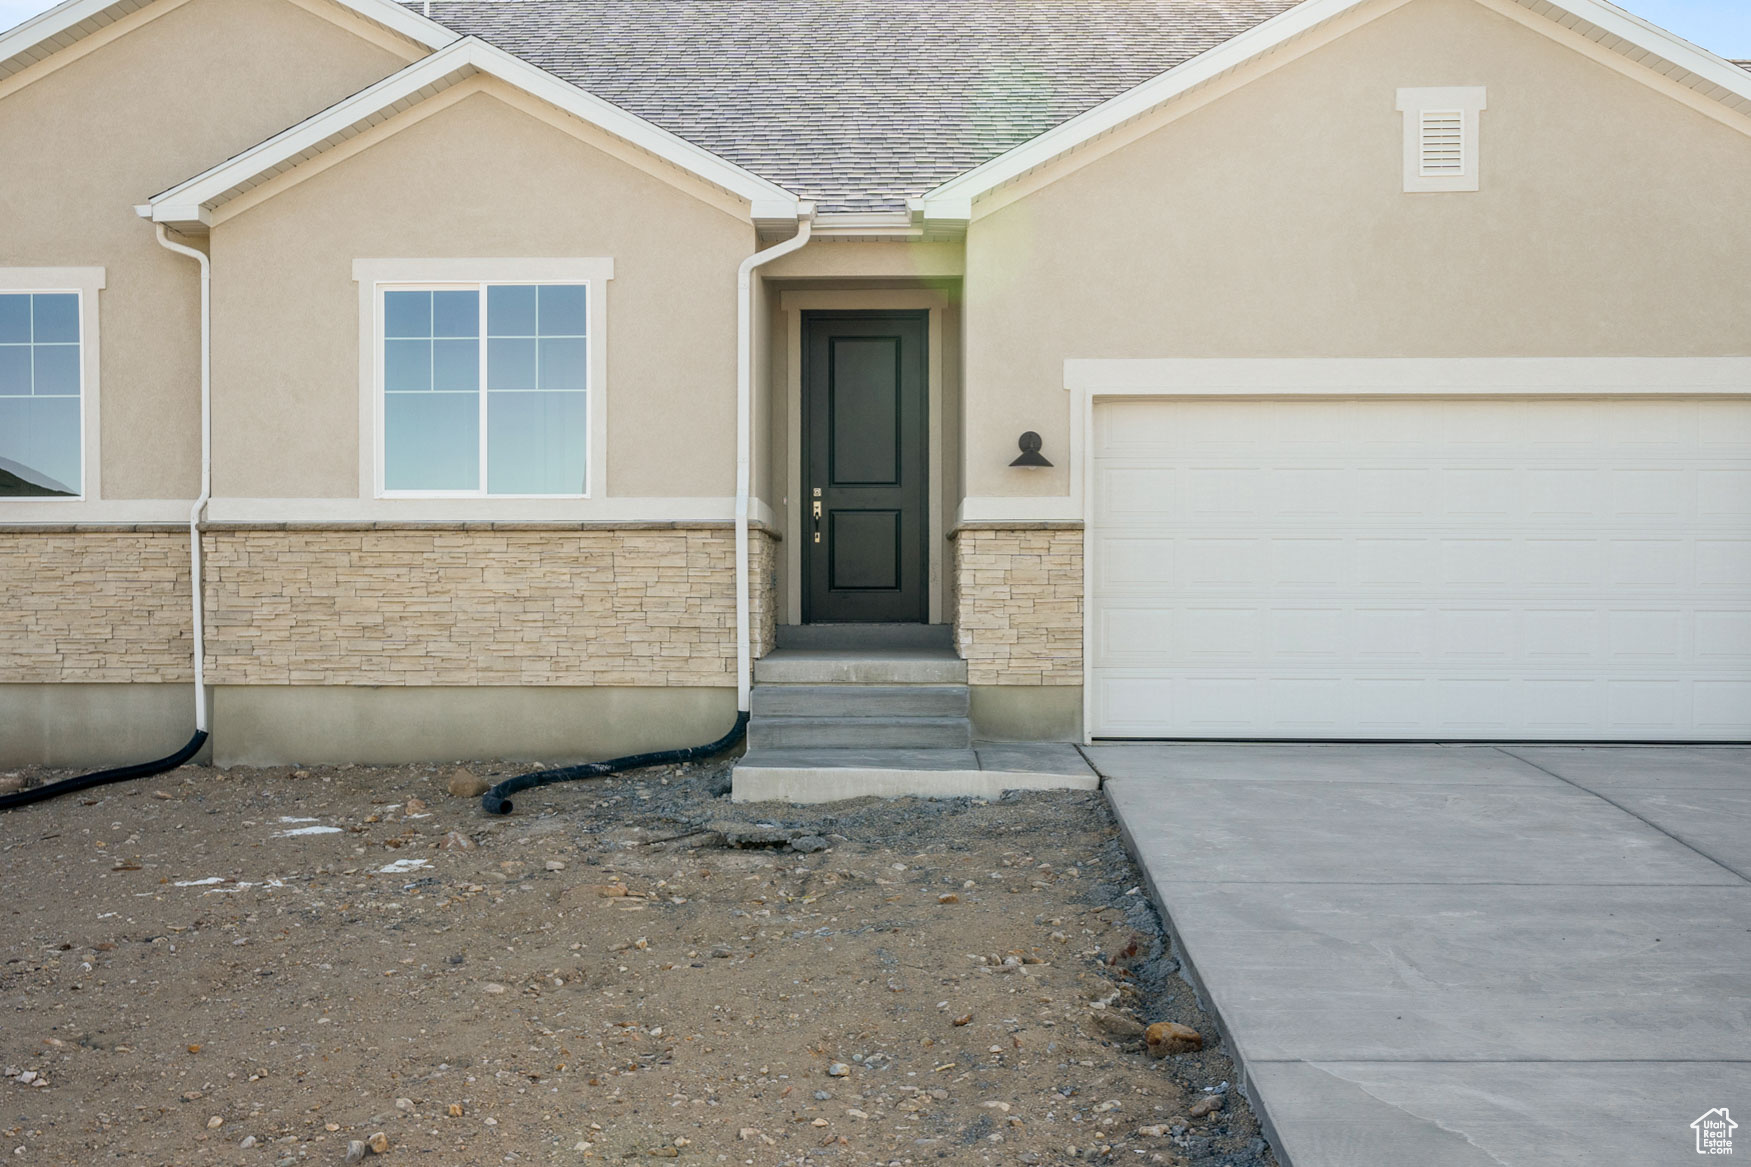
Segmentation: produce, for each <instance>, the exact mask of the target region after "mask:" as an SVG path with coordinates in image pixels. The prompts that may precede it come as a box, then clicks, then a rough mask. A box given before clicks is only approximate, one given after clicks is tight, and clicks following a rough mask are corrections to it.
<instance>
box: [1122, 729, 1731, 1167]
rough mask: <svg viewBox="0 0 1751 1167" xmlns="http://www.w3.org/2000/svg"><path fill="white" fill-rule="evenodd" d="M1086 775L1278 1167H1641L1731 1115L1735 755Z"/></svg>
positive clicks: (1280, 756)
mask: <svg viewBox="0 0 1751 1167" xmlns="http://www.w3.org/2000/svg"><path fill="white" fill-rule="evenodd" d="M1620 754H1621V755H1622V756H1621V757H1620V756H1617V755H1620ZM1089 755H1090V758H1091V760H1092V761H1093V762H1094V764H1095V766H1096V768H1097V769H1098V770H1100V771H1101V772H1102V774H1103V775H1104V777H1105V779H1106V789H1107V791H1108V796H1109V798H1110V799H1111V800H1112V803H1113V805H1114V807H1115V809H1116V811H1117V812H1118V815H1119V818H1120V823H1121V826H1122V827H1123V829H1124V831H1125V834H1126V838H1127V841H1128V843H1129V844H1130V845H1131V847H1132V849H1133V851H1134V853H1135V854H1136V855H1137V856H1138V859H1139V861H1140V863H1141V864H1142V866H1143V867H1144V870H1145V873H1146V878H1147V879H1148V881H1149V885H1150V887H1151V889H1152V891H1153V892H1154V893H1155V895H1156V897H1157V900H1158V902H1159V903H1160V904H1161V905H1162V907H1163V909H1164V916H1165V917H1166V918H1167V919H1168V922H1169V927H1170V928H1171V929H1172V931H1173V933H1174V939H1175V943H1176V944H1177V945H1178V947H1179V953H1180V956H1181V957H1182V959H1183V961H1184V962H1185V965H1186V968H1187V974H1188V976H1189V977H1190V978H1191V979H1192V980H1193V981H1194V983H1195V984H1197V985H1198V987H1199V989H1200V991H1201V992H1202V993H1203V995H1204V996H1205V998H1206V999H1207V1000H1208V1001H1209V1002H1210V1004H1211V1007H1212V1009H1213V1011H1214V1012H1215V1014H1216V1015H1217V1017H1218V1018H1219V1019H1220V1022H1221V1025H1222V1027H1223V1030H1224V1036H1225V1037H1226V1039H1227V1040H1228V1042H1229V1043H1230V1045H1231V1047H1232V1049H1233V1052H1234V1054H1235V1056H1236V1059H1237V1061H1238V1063H1239V1064H1240V1066H1241V1071H1242V1077H1243V1081H1244V1082H1245V1083H1246V1084H1247V1090H1248V1093H1249V1095H1250V1096H1251V1098H1252V1101H1253V1104H1254V1106H1255V1108H1256V1109H1257V1110H1258V1112H1259V1114H1260V1117H1261V1119H1262V1120H1263V1121H1264V1123H1265V1125H1266V1129H1267V1131H1268V1132H1269V1134H1270V1137H1271V1139H1272V1142H1273V1143H1274V1145H1275V1146H1276V1148H1277V1152H1278V1156H1279V1159H1280V1160H1281V1162H1282V1163H1283V1165H1284V1167H1375V1165H1379V1167H1387V1165H1391V1167H1399V1165H1402V1164H1405V1163H1417V1164H1420V1165H1424V1167H1428V1165H1433V1167H1486V1165H1487V1167H1501V1165H1508V1167H1535V1165H1536V1167H1544V1165H1546V1164H1552V1163H1555V1164H1573V1165H1575V1167H1580V1165H1582V1164H1586V1165H1587V1167H1595V1165H1598V1164H1614V1165H1615V1164H1623V1165H1625V1167H1629V1165H1631V1164H1634V1165H1636V1167H1643V1165H1647V1167H1660V1165H1663V1164H1668V1163H1670V1164H1678V1163H1688V1162H1694V1161H1695V1154H1696V1152H1695V1146H1694V1138H1693V1132H1692V1131H1691V1130H1690V1123H1691V1121H1692V1120H1694V1119H1696V1118H1697V1117H1699V1116H1700V1115H1702V1114H1703V1113H1704V1112H1706V1111H1708V1110H1711V1109H1713V1108H1715V1107H1728V1108H1731V1109H1738V1108H1744V1109H1745V1110H1746V1111H1747V1112H1751V1054H1747V1053H1746V1052H1745V1051H1747V1050H1751V975H1748V974H1747V973H1746V972H1745V970H1746V969H1747V968H1751V883H1748V882H1747V881H1746V880H1745V879H1743V878H1741V877H1740V876H1739V875H1738V874H1736V873H1735V872H1734V871H1733V870H1731V869H1730V862H1731V860H1733V859H1734V858H1736V857H1737V856H1738V851H1737V850H1736V834H1737V832H1739V831H1742V830H1743V828H1742V827H1741V826H1738V825H1737V820H1736V819H1735V818H1734V817H1733V815H1735V814H1736V813H1738V812H1737V810H1736V808H1738V807H1740V805H1741V804H1740V803H1739V802H1738V801H1737V800H1738V798H1739V796H1740V795H1741V794H1743V793H1744V792H1745V790H1746V786H1745V779H1744V775H1746V774H1747V773H1751V750H1738V751H1730V750H1719V749H1699V750H1696V751H1688V750H1681V749H1674V750H1669V751H1663V752H1660V753H1654V752H1651V751H1642V750H1639V749H1625V750H1621V751H1619V750H1609V749H1607V750H1585V751H1571V750H1566V749H1564V748H1558V747H1553V748H1543V747H1540V748H1538V749H1536V750H1534V749H1530V748H1528V749H1521V748H1519V747H1515V748H1513V749H1511V750H1510V749H1497V748H1493V747H1397V746H1378V747H1333V746H1310V747H1296V746H1276V747H1254V746H1241V745H1236V746H1232V747H1230V746H1219V745H1206V746H1195V747H1181V746H1142V745H1137V746H1130V745H1127V746H1107V747H1098V748H1095V749H1091V750H1090V751H1089ZM1518 762H1526V763H1527V764H1528V765H1529V766H1532V767H1535V768H1536V771H1537V772H1536V774H1535V775H1529V774H1527V773H1526V772H1525V771H1524V770H1522V769H1519V768H1518V767H1517V766H1516V765H1515V764H1516V763H1518ZM1693 763H1694V764H1693ZM1395 774H1396V775H1397V777H1396V778H1395ZM1584 784H1595V785H1598V786H1599V787H1600V788H1601V792H1602V793H1601V794H1595V793H1593V792H1592V791H1591V790H1589V789H1586V788H1585V786H1584ZM1607 786H1609V787H1610V788H1609V789H1608V790H1607V789H1606V787H1607ZM1669 812H1670V815H1669ZM1710 814H1713V815H1717V816H1719V817H1720V818H1721V820H1722V823H1721V826H1720V828H1719V834H1720V837H1719V838H1718V839H1717V838H1714V837H1712V836H1708V835H1707V832H1706V831H1705V830H1703V829H1701V828H1692V829H1691V834H1692V836H1693V837H1690V838H1685V837H1683V836H1682V834H1681V832H1680V830H1679V829H1678V827H1677V826H1676V825H1675V823H1674V822H1673V821H1672V817H1671V816H1675V817H1676V818H1678V819H1689V818H1693V817H1695V816H1696V815H1702V816H1704V817H1706V816H1707V815H1710ZM1698 821H1701V820H1698ZM1711 856H1715V857H1711Z"/></svg>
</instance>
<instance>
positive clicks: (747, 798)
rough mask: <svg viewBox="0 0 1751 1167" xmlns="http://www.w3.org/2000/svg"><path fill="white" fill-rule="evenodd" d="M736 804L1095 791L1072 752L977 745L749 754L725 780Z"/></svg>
mask: <svg viewBox="0 0 1751 1167" xmlns="http://www.w3.org/2000/svg"><path fill="white" fill-rule="evenodd" d="M730 784H731V791H730V798H731V799H732V801H735V802H791V803H817V802H838V801H841V800H843V799H848V798H869V797H872V796H873V797H876V798H968V797H970V798H997V797H1000V796H1001V795H1002V794H1003V792H1004V791H1006V790H1096V789H1099V787H1100V778H1099V776H1098V775H1096V774H1095V772H1094V770H1093V769H1092V768H1090V766H1089V765H1088V763H1087V762H1086V761H1084V760H1083V757H1082V755H1081V754H1080V753H1079V752H1078V751H1077V749H1076V747H1075V746H1069V745H1064V744H1062V743H1055V742H1039V743H1032V742H1029V743H1021V744H1011V743H1004V744H997V743H985V742H975V743H974V744H973V748H972V749H970V750H850V749H846V750H833V749H829V750H751V751H749V752H748V753H747V754H746V755H745V756H744V757H743V758H742V760H741V761H740V762H737V763H736V768H735V770H734V771H733V772H732V773H731V776H730Z"/></svg>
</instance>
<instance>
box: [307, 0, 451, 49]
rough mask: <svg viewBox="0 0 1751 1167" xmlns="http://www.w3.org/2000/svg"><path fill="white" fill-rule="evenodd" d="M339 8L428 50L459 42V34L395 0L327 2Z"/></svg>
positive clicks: (330, 0)
mask: <svg viewBox="0 0 1751 1167" xmlns="http://www.w3.org/2000/svg"><path fill="white" fill-rule="evenodd" d="M329 2H330V3H332V4H338V5H340V6H341V7H342V8H345V9H348V10H349V11H352V12H355V13H357V14H358V15H359V16H360V17H362V18H364V19H365V20H369V21H370V22H371V23H373V24H380V25H382V26H383V27H384V28H386V29H388V30H389V31H390V32H393V33H398V34H399V35H401V36H404V37H406V38H407V39H408V40H410V41H413V42H415V43H416V44H422V45H424V46H426V48H428V49H441V48H443V47H444V46H445V45H449V44H454V43H455V42H456V41H459V40H461V39H462V34H461V33H459V32H456V31H454V30H452V29H448V28H445V27H444V26H443V25H441V24H439V23H438V22H437V21H435V20H432V19H431V18H429V17H425V16H421V15H420V14H419V13H417V12H415V11H414V10H413V9H411V8H408V7H406V6H404V5H401V4H397V3H395V0H329Z"/></svg>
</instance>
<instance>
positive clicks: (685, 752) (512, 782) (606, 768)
mask: <svg viewBox="0 0 1751 1167" xmlns="http://www.w3.org/2000/svg"><path fill="white" fill-rule="evenodd" d="M747 733H748V711H747V710H745V709H744V710H742V711H741V712H739V713H737V714H736V724H735V725H733V726H731V727H730V732H728V733H726V734H724V735H723V736H722V737H720V738H718V739H717V740H716V741H714V742H708V743H707V744H705V745H703V746H688V747H687V748H686V749H681V750H659V751H658V752H656V753H654V754H628V755H627V756H626V757H624V758H609V759H608V760H607V761H606V762H585V763H584V764H583V765H581V766H562V767H560V768H558V769H554V770H536V771H535V772H534V773H531V774H519V775H517V776H516V777H515V778H506V779H505V780H504V781H503V782H500V783H499V784H498V785H497V786H495V787H493V788H492V789H491V790H489V791H487V792H486V793H485V794H483V795H481V796H480V806H481V809H482V810H484V811H486V813H487V814H510V813H511V795H513V794H517V793H519V792H521V791H524V790H533V789H535V788H536V787H537V786H552V785H553V784H554V783H555V782H576V781H577V780H578V779H580V778H602V777H605V776H607V775H609V774H618V773H619V772H620V771H622V770H637V769H640V768H641V767H644V766H671V765H674V764H675V763H677V762H696V761H698V760H699V759H701V758H710V757H715V756H716V755H718V754H721V753H723V752H724V751H725V750H728V749H730V748H731V747H733V746H735V745H736V744H737V743H738V742H740V741H741V740H742V739H743V738H744V737H746V736H747Z"/></svg>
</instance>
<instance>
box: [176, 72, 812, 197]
mask: <svg viewBox="0 0 1751 1167" xmlns="http://www.w3.org/2000/svg"><path fill="white" fill-rule="evenodd" d="M476 73H479V74H485V75H487V76H491V77H494V78H497V79H498V80H500V81H503V82H504V83H505V84H507V85H511V86H514V87H515V88H517V89H520V90H522V91H523V92H524V93H527V94H529V95H530V96H532V97H535V98H537V99H539V100H541V101H544V102H546V103H547V104H549V105H552V106H553V107H555V108H556V109H559V110H562V111H564V112H566V113H569V114H571V115H573V116H574V117H577V118H580V119H581V120H583V121H586V122H588V123H590V124H592V125H594V126H596V127H598V128H600V129H602V130H603V131H605V132H607V133H610V134H613V135H614V136H615V137H617V138H620V139H621V140H623V141H625V142H628V143H630V144H631V145H633V146H636V147H638V148H639V149H641V150H644V151H645V152H646V153H649V154H652V155H654V156H656V157H658V158H661V159H662V160H664V161H665V162H668V163H670V164H672V165H674V166H677V167H679V168H681V169H682V170H685V171H688V172H689V173H691V174H693V175H695V176H696V177H698V178H701V179H703V180H704V181H706V182H708V183H710V184H712V185H713V186H717V187H719V188H721V189H723V190H726V191H728V192H729V193H730V194H732V195H736V196H738V197H740V198H743V199H746V200H748V203H749V210H750V217H751V218H752V217H755V216H756V215H758V214H760V213H762V212H764V213H765V214H766V215H768V216H769V217H772V218H785V217H788V218H789V219H790V220H791V221H793V222H794V221H795V219H796V216H797V208H798V200H797V199H796V197H795V196H794V195H792V194H791V193H790V192H789V191H786V190H784V189H782V188H781V187H778V186H775V185H773V184H772V183H770V182H767V181H766V180H765V179H763V178H760V177H758V176H756V175H754V174H751V173H749V172H748V171H746V170H743V169H742V168H741V167H739V166H737V165H735V164H734V163H732V162H729V161H727V160H725V159H723V158H720V157H718V156H717V155H716V154H713V153H711V152H710V151H708V150H703V149H701V148H700V147H698V146H695V145H693V144H692V143H691V142H687V141H684V140H683V139H681V138H678V137H676V136H675V135H674V134H671V133H670V132H669V131H667V130H665V129H662V128H660V127H658V126H655V125H652V124H651V123H650V122H647V121H645V120H644V119H643V118H641V117H637V116H635V115H633V114H630V113H627V112H626V111H625V110H623V109H621V108H620V107H618V106H616V105H612V104H610V103H609V102H606V101H603V100H602V99H601V98H599V97H596V96H594V95H592V94H589V93H586V92H585V91H583V90H582V89H579V88H578V87H577V86H575V85H573V84H571V83H570V82H567V81H563V80H561V79H560V78H558V77H555V76H554V75H553V74H551V73H549V72H547V71H546V70H545V69H541V68H538V67H537V66H535V65H531V64H530V63H529V62H527V61H524V60H522V59H520V58H518V57H514V56H512V55H511V54H509V53H507V52H505V51H504V50H502V49H498V48H495V47H493V46H492V45H489V44H487V43H486V42H485V41H483V40H480V39H478V38H476V37H465V38H463V39H461V40H458V41H456V42H455V43H453V44H451V45H449V46H448V47H446V48H442V49H439V50H438V51H437V52H435V53H433V54H431V55H430V56H428V57H425V58H423V59H421V60H418V61H415V62H414V63H413V64H411V65H409V66H407V68H405V69H402V70H401V71H400V72H398V73H394V74H391V75H390V76H388V77H386V78H384V79H383V80H382V81H379V82H378V83H377V84H375V85H373V86H371V87H370V88H369V89H364V90H361V91H360V92H358V93H356V94H354V95H353V96H352V97H349V98H347V99H346V100H345V101H342V102H339V103H337V104H335V105H332V106H330V107H329V108H328V109H326V110H324V111H323V112H321V113H319V114H317V115H315V116H314V117H311V118H309V119H307V120H306V121H303V122H301V123H299V124H298V125H296V126H293V127H292V128H291V129H288V130H285V131H283V132H281V133H279V134H276V135H275V136H274V137H272V138H269V139H268V140H267V141H265V142H262V143H260V144H259V145H256V146H253V147H251V148H250V149H248V150H245V151H244V152H243V153H241V154H239V155H237V156H236V157H235V158H232V159H230V160H229V161H226V162H223V163H220V164H219V165H218V166H215V167H213V168H212V169H211V170H208V171H206V172H205V173H203V174H199V175H196V176H195V177H194V178H191V179H189V180H187V181H186V182H183V183H181V184H179V185H177V186H174V187H172V188H171V189H169V190H167V191H164V192H162V193H160V194H157V195H154V196H153V197H152V199H151V200H150V202H151V204H152V209H153V218H154V219H156V220H157V221H159V222H165V223H190V224H192V223H195V222H199V221H201V220H200V218H199V216H198V215H196V214H195V210H196V209H199V210H201V211H203V212H205V213H206V214H207V216H208V218H210V217H211V212H212V211H213V210H214V209H215V208H216V207H217V206H218V205H220V204H222V203H223V202H225V201H227V199H228V197H229V196H230V194H231V192H232V191H234V190H236V189H237V187H239V186H240V185H241V184H243V183H246V182H249V181H250V180H251V179H254V178H256V177H258V176H260V175H262V174H265V173H267V172H268V171H270V170H273V169H274V168H275V167H277V166H280V165H282V164H284V163H286V162H288V161H290V160H292V159H295V158H297V157H298V156H299V155H301V154H303V153H305V152H306V151H309V150H312V149H316V148H320V147H321V145H322V143H324V142H326V141H328V140H329V139H330V138H332V137H334V136H335V135H337V134H341V133H344V132H345V131H346V130H348V129H350V128H352V127H353V126H356V125H359V124H361V123H363V122H365V121H368V120H369V119H370V118H371V117H372V116H374V115H376V114H378V113H380V112H382V111H383V110H385V109H388V108H389V107H391V106H393V105H395V104H396V103H397V102H400V101H405V100H407V99H408V98H410V97H413V96H415V95H417V94H418V93H419V92H420V90H422V89H425V88H426V87H427V86H433V85H438V84H439V83H441V82H443V81H445V80H447V79H450V78H452V77H455V76H457V75H459V74H466V75H472V74H476ZM778 212H783V213H782V214H780V213H778Z"/></svg>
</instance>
